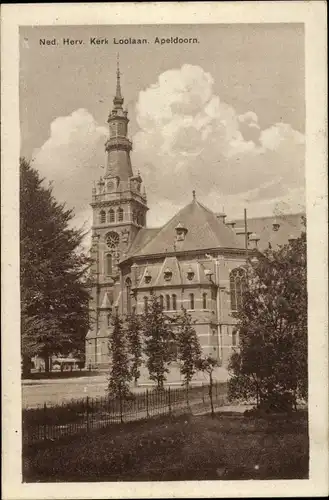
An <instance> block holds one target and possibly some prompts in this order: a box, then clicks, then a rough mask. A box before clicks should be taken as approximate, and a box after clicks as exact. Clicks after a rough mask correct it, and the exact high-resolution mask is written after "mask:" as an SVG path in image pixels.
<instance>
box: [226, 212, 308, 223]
mask: <svg viewBox="0 0 329 500" xmlns="http://www.w3.org/2000/svg"><path fill="white" fill-rule="evenodd" d="M293 215H306V214H305V212H294V213H290V214H280V215H275V214H273V215H264V216H263V217H262V216H257V217H248V218H247V220H255V219H275V218H277V219H278V218H280V217H291V216H293ZM230 219H231V220H233V221H243V218H241V219H240V218H237V217H230Z"/></svg>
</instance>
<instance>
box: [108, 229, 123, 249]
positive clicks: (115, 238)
mask: <svg viewBox="0 0 329 500" xmlns="http://www.w3.org/2000/svg"><path fill="white" fill-rule="evenodd" d="M105 241H106V244H107V246H108V247H109V248H116V247H117V246H118V244H119V241H120V237H119V235H118V233H116V232H115V231H111V232H110V233H107V235H106V236H105Z"/></svg>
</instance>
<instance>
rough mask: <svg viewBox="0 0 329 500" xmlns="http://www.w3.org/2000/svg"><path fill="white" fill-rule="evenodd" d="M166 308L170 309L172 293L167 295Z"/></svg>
mask: <svg viewBox="0 0 329 500" xmlns="http://www.w3.org/2000/svg"><path fill="white" fill-rule="evenodd" d="M166 309H167V311H169V310H170V295H166Z"/></svg>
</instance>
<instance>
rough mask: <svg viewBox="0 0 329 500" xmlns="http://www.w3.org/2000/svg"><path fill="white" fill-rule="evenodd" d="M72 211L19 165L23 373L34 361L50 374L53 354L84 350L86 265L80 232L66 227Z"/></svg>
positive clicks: (29, 169) (23, 164)
mask: <svg viewBox="0 0 329 500" xmlns="http://www.w3.org/2000/svg"><path fill="white" fill-rule="evenodd" d="M73 217H74V214H73V211H72V210H67V209H66V208H65V205H63V204H59V203H57V201H56V200H55V198H54V196H53V194H52V188H51V186H50V187H45V186H44V181H43V179H41V178H40V177H39V174H38V172H37V171H36V170H35V169H34V168H32V167H31V165H30V164H29V163H28V162H27V161H26V160H25V159H21V160H20V252H21V260H20V286H21V345H22V360H23V372H24V371H25V372H26V371H28V370H29V366H28V365H29V363H30V360H31V357H32V356H34V355H38V356H40V357H41V358H43V359H44V361H45V368H46V371H49V368H50V357H51V356H52V355H53V354H56V355H57V354H63V355H66V354H68V353H70V352H72V351H74V350H79V349H80V350H84V339H85V335H86V333H87V330H88V324H89V319H88V316H89V315H88V306H89V290H88V286H87V285H88V284H87V278H86V276H87V272H88V268H89V266H90V261H89V259H88V258H87V257H86V256H85V255H84V254H83V253H82V252H81V251H80V248H81V242H82V239H83V237H84V234H83V231H82V230H77V229H74V228H72V227H70V225H71V223H72V219H73Z"/></svg>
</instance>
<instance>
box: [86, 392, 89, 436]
mask: <svg viewBox="0 0 329 500" xmlns="http://www.w3.org/2000/svg"><path fill="white" fill-rule="evenodd" d="M86 405H87V408H86V418H87V422H86V424H87V432H89V397H88V396H87V398H86Z"/></svg>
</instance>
